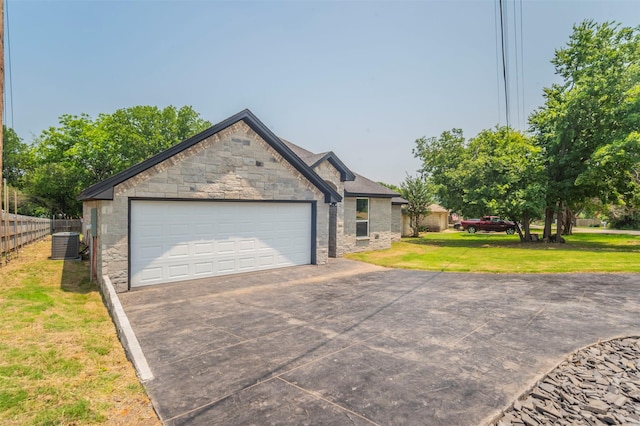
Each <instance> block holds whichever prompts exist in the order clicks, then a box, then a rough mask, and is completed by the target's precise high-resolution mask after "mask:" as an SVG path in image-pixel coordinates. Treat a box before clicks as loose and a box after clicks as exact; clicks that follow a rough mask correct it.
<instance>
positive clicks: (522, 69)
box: [519, 0, 527, 130]
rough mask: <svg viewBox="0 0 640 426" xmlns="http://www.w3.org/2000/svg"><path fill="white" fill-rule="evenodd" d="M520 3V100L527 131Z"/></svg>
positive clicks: (523, 122) (523, 123) (520, 0)
mask: <svg viewBox="0 0 640 426" xmlns="http://www.w3.org/2000/svg"><path fill="white" fill-rule="evenodd" d="M519 2H520V70H521V74H520V79H521V87H522V97H521V98H520V100H521V101H522V130H525V128H526V124H527V116H526V110H525V108H524V105H525V103H524V32H523V29H522V0H519Z"/></svg>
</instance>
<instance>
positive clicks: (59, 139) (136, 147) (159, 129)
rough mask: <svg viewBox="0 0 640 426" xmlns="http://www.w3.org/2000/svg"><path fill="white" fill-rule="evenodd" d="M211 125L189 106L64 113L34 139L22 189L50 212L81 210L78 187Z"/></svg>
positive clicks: (127, 165) (134, 162) (123, 167)
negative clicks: (29, 164)
mask: <svg viewBox="0 0 640 426" xmlns="http://www.w3.org/2000/svg"><path fill="white" fill-rule="evenodd" d="M210 125H211V124H210V123H209V122H207V121H205V120H203V119H202V118H201V117H200V116H199V114H198V113H197V112H195V111H194V110H193V109H192V108H191V107H188V106H185V107H182V108H180V109H177V108H175V107H173V106H168V107H166V108H164V109H160V108H157V107H153V106H135V107H131V108H125V109H120V110H117V111H116V112H114V113H112V114H100V115H99V116H98V117H97V118H96V119H93V118H91V117H90V116H89V115H86V114H81V115H78V116H76V115H63V116H61V117H60V119H59V125H58V126H57V127H51V128H49V129H47V130H45V131H43V132H42V135H41V136H40V137H39V138H38V139H37V140H36V141H35V143H34V145H33V147H32V151H31V158H32V164H31V166H32V170H31V172H30V173H29V175H28V179H27V188H26V189H27V190H28V192H29V193H30V194H31V195H32V197H33V198H34V199H38V200H41V203H43V204H44V205H45V206H46V208H47V209H48V210H49V211H50V213H55V214H58V213H60V214H65V215H69V216H77V215H80V214H81V205H80V203H79V202H78V201H76V196H77V194H78V193H79V192H80V191H81V190H82V189H84V188H86V187H88V186H90V185H92V184H94V183H96V182H99V181H100V180H103V179H106V178H108V177H109V176H111V175H113V174H115V173H118V172H120V171H122V170H124V169H126V168H127V167H129V166H132V165H133V164H136V163H138V162H140V161H143V160H145V159H146V158H149V157H150V156H152V155H154V154H157V153H158V152H160V151H162V150H164V149H167V148H169V147H171V146H172V145H174V144H176V143H178V142H180V141H182V140H184V139H187V138H189V137H190V136H193V135H194V134H196V133H198V132H201V131H202V130H204V129H206V128H207V127H209V126H210Z"/></svg>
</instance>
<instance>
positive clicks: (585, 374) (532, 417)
mask: <svg viewBox="0 0 640 426" xmlns="http://www.w3.org/2000/svg"><path fill="white" fill-rule="evenodd" d="M638 366H640V338H637V337H630V338H625V339H617V340H610V341H607V342H601V343H598V344H595V345H593V346H591V347H588V348H585V349H582V350H580V351H577V352H575V353H573V354H571V355H569V357H568V358H567V359H566V360H565V361H563V362H562V363H561V364H560V365H559V366H558V367H557V368H555V369H554V370H553V371H552V372H551V373H549V374H548V375H547V376H546V377H545V378H543V379H542V380H540V381H539V382H538V383H537V384H536V385H535V386H534V387H533V388H532V389H531V390H530V391H529V392H527V393H526V394H525V395H522V396H521V397H520V398H518V400H517V401H515V402H514V403H513V404H511V407H510V408H509V409H507V410H506V411H505V412H504V413H503V415H502V416H500V417H499V418H497V419H495V421H494V422H493V423H490V426H497V425H500V424H501V425H506V424H511V425H517V424H525V425H546V424H560V425H574V424H585V425H607V424H629V425H638V426H640V371H639V369H638Z"/></svg>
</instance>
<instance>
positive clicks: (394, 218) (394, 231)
mask: <svg viewBox="0 0 640 426" xmlns="http://www.w3.org/2000/svg"><path fill="white" fill-rule="evenodd" d="M401 238H402V206H401V205H399V204H393V205H392V206H391V241H400V239H401Z"/></svg>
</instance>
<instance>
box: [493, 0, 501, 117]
mask: <svg viewBox="0 0 640 426" xmlns="http://www.w3.org/2000/svg"><path fill="white" fill-rule="evenodd" d="M493 4H494V16H493V17H494V19H493V21H494V23H495V25H494V26H493V29H494V33H495V39H496V50H495V53H496V71H498V70H499V69H500V54H499V51H500V47H499V45H500V41H498V16H499V12H498V0H495V1H494V2H493ZM496 89H497V90H496V96H497V98H498V103H497V105H498V126H499V125H500V118H501V115H500V111H501V107H500V104H501V103H502V102H501V100H500V98H501V97H500V72H496Z"/></svg>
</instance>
